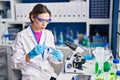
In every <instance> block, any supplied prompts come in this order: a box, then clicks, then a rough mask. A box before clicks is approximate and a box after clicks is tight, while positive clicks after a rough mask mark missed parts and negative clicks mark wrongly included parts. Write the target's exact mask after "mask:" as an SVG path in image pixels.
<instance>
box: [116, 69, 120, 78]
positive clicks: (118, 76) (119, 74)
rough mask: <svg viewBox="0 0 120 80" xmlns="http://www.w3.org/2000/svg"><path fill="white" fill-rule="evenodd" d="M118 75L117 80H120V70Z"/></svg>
mask: <svg viewBox="0 0 120 80" xmlns="http://www.w3.org/2000/svg"><path fill="white" fill-rule="evenodd" d="M116 75H117V79H116V80H120V70H118V71H117V72H116Z"/></svg>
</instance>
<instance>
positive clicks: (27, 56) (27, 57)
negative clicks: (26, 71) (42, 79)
mask: <svg viewBox="0 0 120 80" xmlns="http://www.w3.org/2000/svg"><path fill="white" fill-rule="evenodd" d="M25 60H26V62H29V61H30V57H29V55H28V54H27V55H26V57H25Z"/></svg>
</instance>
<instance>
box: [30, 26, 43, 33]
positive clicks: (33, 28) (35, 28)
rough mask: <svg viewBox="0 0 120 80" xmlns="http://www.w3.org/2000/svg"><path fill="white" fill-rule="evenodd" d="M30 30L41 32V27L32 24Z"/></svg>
mask: <svg viewBox="0 0 120 80" xmlns="http://www.w3.org/2000/svg"><path fill="white" fill-rule="evenodd" d="M32 30H33V32H41V31H42V30H41V29H38V28H37V27H35V26H32Z"/></svg>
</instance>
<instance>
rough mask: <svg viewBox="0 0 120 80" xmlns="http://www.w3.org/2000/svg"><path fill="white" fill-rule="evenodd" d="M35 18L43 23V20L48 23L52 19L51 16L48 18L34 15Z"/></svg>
mask: <svg viewBox="0 0 120 80" xmlns="http://www.w3.org/2000/svg"><path fill="white" fill-rule="evenodd" d="M35 18H36V19H37V20H38V21H40V22H42V23H44V22H46V23H49V22H51V21H52V19H51V18H49V19H43V18H39V17H38V16H35Z"/></svg>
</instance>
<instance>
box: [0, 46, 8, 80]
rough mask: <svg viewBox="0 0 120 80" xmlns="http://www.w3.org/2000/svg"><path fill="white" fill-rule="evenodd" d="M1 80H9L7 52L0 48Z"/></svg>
mask: <svg viewBox="0 0 120 80" xmlns="http://www.w3.org/2000/svg"><path fill="white" fill-rule="evenodd" d="M0 80H8V67H7V50H6V49H5V48H0Z"/></svg>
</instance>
